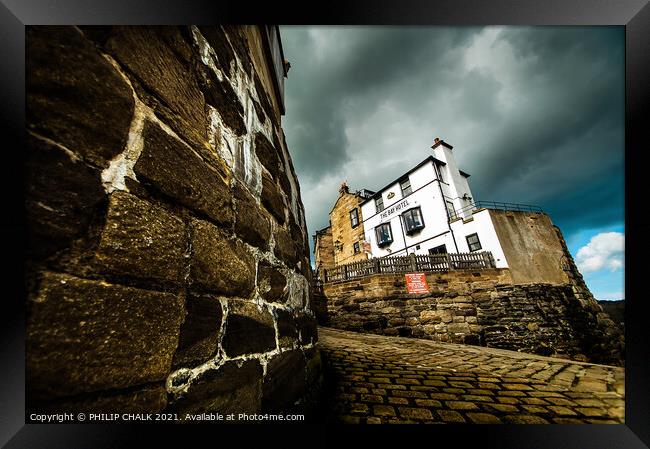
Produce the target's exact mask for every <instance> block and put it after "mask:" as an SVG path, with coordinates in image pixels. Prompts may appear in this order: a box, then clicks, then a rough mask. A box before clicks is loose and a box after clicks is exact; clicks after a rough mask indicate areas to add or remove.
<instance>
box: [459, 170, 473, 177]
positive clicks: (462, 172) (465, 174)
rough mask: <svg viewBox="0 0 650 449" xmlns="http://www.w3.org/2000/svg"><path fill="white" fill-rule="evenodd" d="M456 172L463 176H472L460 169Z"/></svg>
mask: <svg viewBox="0 0 650 449" xmlns="http://www.w3.org/2000/svg"><path fill="white" fill-rule="evenodd" d="M458 173H460V174H461V175H463V176H464V177H466V178H469V177H470V176H472V175H470V174H469V173H465V172H464V171H462V170H458Z"/></svg>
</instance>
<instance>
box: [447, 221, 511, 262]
mask: <svg viewBox="0 0 650 449" xmlns="http://www.w3.org/2000/svg"><path fill="white" fill-rule="evenodd" d="M472 218H473V220H472V221H469V222H467V223H464V222H463V221H464V220H462V219H459V220H455V221H452V222H451V228H452V230H453V231H454V236H455V237H456V243H457V244H458V251H459V252H461V253H466V252H469V247H468V245H467V239H466V238H465V237H466V236H468V235H470V234H474V233H476V234H477V235H478V239H479V241H480V242H481V249H480V251H490V252H491V253H492V255H493V256H494V260H495V262H496V266H497V268H508V263H507V262H506V256H505V254H504V253H503V249H502V248H501V244H500V243H499V238H498V237H497V233H496V231H495V229H494V225H493V224H492V219H491V218H490V211H489V210H488V209H483V210H481V211H479V212H476V213H474V214H472Z"/></svg>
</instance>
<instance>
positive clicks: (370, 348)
mask: <svg viewBox="0 0 650 449" xmlns="http://www.w3.org/2000/svg"><path fill="white" fill-rule="evenodd" d="M319 340H320V345H321V347H322V350H323V355H324V358H325V361H326V367H327V376H328V381H329V382H330V383H331V385H332V391H333V392H334V396H333V398H332V399H333V400H332V401H331V403H330V405H329V408H330V410H329V416H330V418H331V419H332V420H333V421H338V422H343V423H355V424H389V423H474V424H499V423H504V424H553V423H556V424H590V423H593V424H618V423H624V404H625V388H624V382H625V373H624V370H623V369H622V368H618V367H613V366H605V365H594V364H589V363H582V362H575V361H571V360H564V359H557V358H549V357H542V356H537V355H533V354H526V353H520V352H514V351H507V350H501V349H493V348H484V347H478V346H467V345H460V344H453V343H441V342H434V341H431V340H419V339H415V338H402V337H392V336H390V337H389V336H381V335H373V334H359V333H355V332H350V331H342V330H338V329H331V328H325V327H321V328H319Z"/></svg>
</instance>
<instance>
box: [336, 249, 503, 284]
mask: <svg viewBox="0 0 650 449" xmlns="http://www.w3.org/2000/svg"><path fill="white" fill-rule="evenodd" d="M486 268H496V265H495V263H494V257H493V256H492V253H491V252H490V251H480V252H474V253H451V254H410V255H408V256H393V257H382V258H376V259H368V260H362V261H360V262H352V263H348V264H345V265H339V266H338V267H335V268H330V269H326V270H325V282H334V281H344V280H347V279H356V278H361V277H364V276H368V275H371V274H377V273H413V272H422V271H425V272H426V271H449V270H482V269H486Z"/></svg>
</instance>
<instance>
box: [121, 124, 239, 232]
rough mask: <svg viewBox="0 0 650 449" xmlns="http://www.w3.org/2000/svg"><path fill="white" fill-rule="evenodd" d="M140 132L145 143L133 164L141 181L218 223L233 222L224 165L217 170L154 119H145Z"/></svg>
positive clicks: (230, 195) (230, 197) (227, 177)
mask: <svg viewBox="0 0 650 449" xmlns="http://www.w3.org/2000/svg"><path fill="white" fill-rule="evenodd" d="M142 135H143V139H144V147H143V149H142V153H141V154H140V158H139V159H138V162H137V163H136V164H135V167H134V171H135V174H136V175H137V177H138V179H139V180H140V181H141V182H144V183H145V184H149V185H151V186H153V187H154V188H155V189H156V190H158V191H160V192H162V193H163V194H165V195H167V196H169V197H171V198H173V199H174V200H176V201H179V202H180V203H181V204H183V205H184V206H186V207H188V208H190V209H193V210H195V211H197V212H200V213H203V214H205V215H207V216H208V217H209V218H210V219H211V220H213V221H214V222H216V223H218V224H222V225H230V224H232V222H233V210H232V194H231V191H230V187H229V185H228V183H229V179H230V175H229V174H228V173H227V172H226V171H225V168H224V169H223V170H221V171H217V170H216V169H215V166H214V165H210V164H208V163H206V162H205V161H204V160H203V159H202V158H201V157H199V155H198V154H197V153H195V152H194V151H193V150H192V149H191V148H190V147H189V146H187V145H186V144H185V143H183V142H181V141H180V140H178V139H177V138H175V137H173V136H171V135H169V134H167V132H165V131H163V130H162V129H161V128H160V127H159V126H158V125H157V124H155V123H152V122H149V121H147V122H145V124H144V129H143V131H142Z"/></svg>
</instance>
